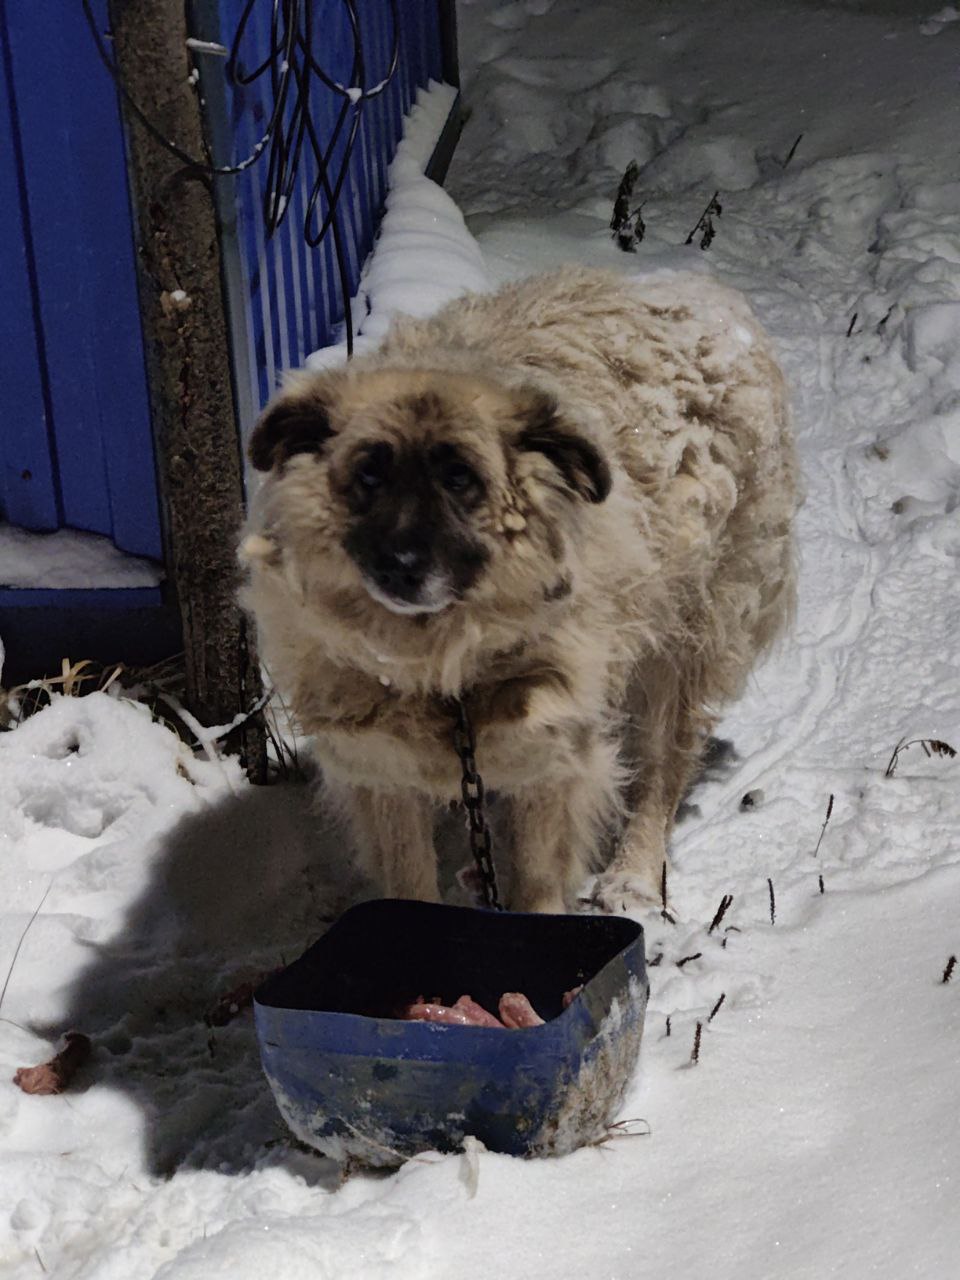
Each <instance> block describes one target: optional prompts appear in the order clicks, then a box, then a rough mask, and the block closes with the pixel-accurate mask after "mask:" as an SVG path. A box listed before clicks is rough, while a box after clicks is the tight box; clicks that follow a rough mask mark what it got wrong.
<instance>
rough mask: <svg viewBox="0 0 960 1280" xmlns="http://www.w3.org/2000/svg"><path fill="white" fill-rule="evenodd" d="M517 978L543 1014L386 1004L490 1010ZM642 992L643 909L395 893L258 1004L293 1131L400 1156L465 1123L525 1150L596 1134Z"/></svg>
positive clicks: (625, 1058)
mask: <svg viewBox="0 0 960 1280" xmlns="http://www.w3.org/2000/svg"><path fill="white" fill-rule="evenodd" d="M580 984H584V987H583V991H582V992H581V993H580V995H579V996H577V997H576V999H574V1000H573V1002H572V1003H571V1004H570V1005H569V1007H568V1008H567V1009H563V1008H562V999H563V993H564V992H565V991H568V990H570V989H571V988H573V987H576V986H579V985H580ZM505 991H522V992H523V993H524V994H525V995H527V996H528V997H529V999H530V1001H531V1002H532V1004H533V1006H534V1008H535V1009H536V1010H537V1011H538V1012H539V1013H540V1015H541V1017H544V1018H546V1019H548V1021H547V1022H546V1023H545V1024H544V1025H543V1026H541V1027H531V1028H526V1029H523V1030H519V1031H507V1030H500V1029H499V1028H486V1027H459V1026H447V1025H442V1024H436V1023H425V1022H405V1021H401V1020H398V1019H396V1018H394V1017H391V1016H389V1015H390V1013H392V1012H394V1011H396V1010H397V1009H398V1008H399V1007H400V1006H402V1005H404V1004H406V1003H408V1002H410V1001H412V1000H414V999H416V998H417V997H418V996H426V997H427V998H428V999H429V998H430V997H433V996H436V995H439V996H440V997H441V998H442V1000H443V1001H444V1003H448V1004H452V1003H453V1002H454V1000H456V999H457V998H458V997H459V996H461V995H464V994H468V995H471V996H472V997H473V998H474V999H475V1000H476V1001H478V1002H479V1003H480V1004H482V1005H483V1006H484V1007H485V1008H487V1009H489V1010H491V1011H494V1012H495V1011H496V1009H497V1005H498V1002H499V999H500V996H501V994H502V993H503V992H505ZM647 993H648V983H647V978H646V971H645V966H644V952H643V930H642V928H641V926H640V925H638V924H636V923H635V922H633V921H632V920H627V919H624V918H618V917H611V916H572V915H564V916H546V915H519V914H507V913H503V914H500V913H497V912H491V911H480V910H475V909H473V908H469V907H448V906H441V905H437V904H433V903H425V902H407V901H402V900H393V899H391V900H386V899H384V900H378V901H374V902H366V903H363V904H362V905H360V906H357V907H353V908H351V909H350V910H349V911H347V912H345V913H344V915H343V916H341V918H340V919H339V920H338V921H337V922H336V924H334V925H333V926H332V927H331V929H330V930H329V932H328V933H326V934H325V935H324V936H323V937H322V938H321V939H320V941H319V942H317V943H315V944H314V945H313V946H312V947H311V948H310V949H309V950H308V951H307V952H306V953H305V954H304V955H303V956H301V957H300V959H299V960H297V961H295V962H294V963H293V964H291V965H290V966H288V967H287V968H286V969H284V970H282V971H281V972H280V973H278V974H276V975H274V976H273V977H272V978H270V979H268V981H267V982H265V983H264V984H263V986H261V987H260V988H259V990H258V991H257V993H256V996H255V1000H254V1011H255V1019H256V1029H257V1037H258V1039H259V1043H260V1056H261V1059H262V1062H263V1068H264V1071H265V1072H266V1075H267V1079H268V1080H269V1082H270V1086H271V1088H272V1089H273V1093H274V1096H275V1098H276V1100H277V1104H278V1106H279V1108H280V1111H281V1113H282V1115H283V1117H284V1119H285V1120H286V1122H287V1124H288V1125H289V1127H290V1128H291V1130H292V1131H293V1133H294V1134H296V1136H297V1137H298V1138H300V1139H301V1140H302V1141H303V1142H306V1143H308V1144H309V1145H310V1146H312V1147H315V1148H316V1149H317V1150H319V1151H322V1152H324V1154H326V1155H330V1156H333V1157H335V1158H337V1159H346V1158H348V1157H349V1158H352V1159H355V1160H360V1161H362V1162H364V1163H367V1164H371V1165H390V1164H397V1163H400V1162H402V1161H403V1160H404V1159H407V1158H408V1157H410V1156H412V1155H415V1154H416V1153H417V1152H419V1151H425V1150H440V1151H453V1150H457V1149H459V1148H460V1147H461V1146H462V1144H463V1140H464V1138H465V1137H466V1136H467V1135H470V1134H472V1135H473V1136H475V1137H476V1138H479V1139H480V1141H481V1142H483V1144H484V1145H485V1146H486V1147H487V1148H488V1149H490V1150H493V1151H502V1152H507V1153H509V1154H511V1155H523V1156H529V1155H562V1154H564V1153H565V1152H568V1151H572V1150H573V1149H574V1148H575V1147H578V1146H581V1145H582V1144H583V1143H585V1142H590V1141H592V1140H594V1139H595V1138H597V1137H599V1136H601V1135H602V1134H603V1133H604V1132H605V1131H606V1127H607V1125H608V1124H609V1122H610V1120H611V1119H612V1118H613V1115H614V1114H615V1112H616V1109H617V1107H618V1106H619V1104H620V1101H621V1098H622V1096H623V1091H624V1089H625V1087H626V1084H627V1082H628V1080H629V1078H630V1075H631V1072H632V1070H633V1067H634V1064H635V1062H636V1059H637V1054H638V1053H639V1050H640V1039H641V1034H642V1031H643V1015H644V1010H645V1008H646V1003H647Z"/></svg>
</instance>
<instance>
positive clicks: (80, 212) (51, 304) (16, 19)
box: [0, 0, 161, 558]
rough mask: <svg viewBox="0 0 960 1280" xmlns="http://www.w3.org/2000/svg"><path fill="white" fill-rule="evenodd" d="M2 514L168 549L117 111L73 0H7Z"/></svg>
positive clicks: (0, 133) (100, 2) (0, 305)
mask: <svg viewBox="0 0 960 1280" xmlns="http://www.w3.org/2000/svg"><path fill="white" fill-rule="evenodd" d="M95 9H96V11H97V14H98V18H100V20H101V22H102V25H103V28H104V29H105V28H106V14H105V10H106V3H105V0H97V3H96V4H95ZM0 519H3V520H6V521H7V522H9V523H10V524H14V525H17V526H19V527H21V528H24V529H30V530H36V531H44V530H53V529H58V528H74V529H81V530H86V531H89V532H92V533H99V534H104V535H106V536H107V537H110V538H111V539H112V540H113V542H114V543H115V544H116V545H117V546H118V547H119V548H120V549H121V550H123V551H128V552H132V553H134V554H137V555H146V556H152V557H155V558H160V556H161V535H160V518H159V509H158V500H157V486H156V477H155V465H154V452H153V439H152V433H151V426H150V413H149V402H148V397H147V386H146V377H145V370H144V353H143V340H142V334H141V329H140V315H139V307H138V299H137V281H136V273H135V247H134V237H133V223H132V217H131V211H130V201H129V195H128V188H127V178H126V167H125V154H124V141H123V132H122V128H121V122H120V112H119V108H118V103H117V96H116V92H115V90H114V87H113V84H112V82H111V81H110V79H109V77H108V76H107V75H106V74H105V72H104V68H103V66H102V64H101V63H100V62H99V60H98V58H97V54H96V51H95V49H94V46H93V43H92V40H91V36H90V32H89V30H88V29H87V26H86V23H85V21H84V17H83V12H82V10H81V7H80V4H79V3H78V2H74V0H71V2H70V3H64V0H0Z"/></svg>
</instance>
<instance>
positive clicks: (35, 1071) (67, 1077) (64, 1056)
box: [13, 1031, 91, 1094]
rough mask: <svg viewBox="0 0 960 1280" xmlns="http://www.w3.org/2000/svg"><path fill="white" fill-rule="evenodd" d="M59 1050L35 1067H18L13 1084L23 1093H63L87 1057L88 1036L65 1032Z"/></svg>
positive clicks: (88, 1050) (89, 1046)
mask: <svg viewBox="0 0 960 1280" xmlns="http://www.w3.org/2000/svg"><path fill="white" fill-rule="evenodd" d="M63 1039H64V1045H63V1048H62V1049H61V1050H60V1052H59V1053H57V1054H55V1055H54V1056H53V1057H52V1058H51V1059H50V1060H49V1061H48V1062H41V1063H40V1065H39V1066H38V1067H20V1068H19V1069H18V1071H17V1073H16V1075H15V1076H14V1077H13V1083H14V1084H15V1085H17V1086H18V1087H19V1088H20V1089H22V1090H23V1092H24V1093H37V1094H51V1093H63V1091H64V1089H66V1088H67V1086H68V1085H69V1084H70V1081H71V1080H72V1079H73V1077H74V1075H75V1074H76V1072H77V1071H78V1070H79V1069H80V1067H82V1066H83V1064H84V1063H85V1062H86V1060H87V1058H89V1056H90V1049H91V1045H90V1037H89V1036H85V1035H84V1034H83V1032H82V1031H68V1032H67V1034H66V1035H65V1036H64V1037H63Z"/></svg>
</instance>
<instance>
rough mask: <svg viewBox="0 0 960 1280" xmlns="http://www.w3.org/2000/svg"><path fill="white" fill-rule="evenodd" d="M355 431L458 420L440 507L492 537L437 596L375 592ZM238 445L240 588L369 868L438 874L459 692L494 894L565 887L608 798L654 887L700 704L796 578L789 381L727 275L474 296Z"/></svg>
mask: <svg viewBox="0 0 960 1280" xmlns="http://www.w3.org/2000/svg"><path fill="white" fill-rule="evenodd" d="M551 406H555V412H553V411H552V409H551ZM370 440H387V441H389V442H392V444H393V445H394V447H397V448H400V447H405V445H406V444H409V443H410V442H411V441H415V442H421V443H422V442H424V441H427V442H429V441H452V442H454V443H455V444H456V445H457V447H459V448H461V449H462V450H464V451H465V452H466V453H467V455H468V456H469V457H470V459H471V460H472V461H473V463H474V465H475V467H476V469H477V470H478V472H479V473H480V474H482V477H483V481H484V488H483V496H482V500H481V501H480V502H479V505H477V506H476V507H475V509H473V510H471V511H470V512H469V513H467V514H466V515H463V514H462V513H461V514H458V515H457V516H456V520H458V521H460V522H461V523H463V524H464V526H466V525H467V524H468V525H469V532H470V536H471V537H473V538H475V539H476V540H477V541H478V544H479V545H481V547H482V549H483V552H484V555H485V556H486V561H485V563H484V566H483V568H482V570H481V571H480V573H479V575H478V576H477V578H476V580H475V581H473V582H472V584H471V585H470V586H469V588H468V589H467V590H465V591H464V592H463V593H462V597H461V598H458V599H455V600H453V601H452V602H451V603H449V604H448V605H447V606H446V607H444V608H441V609H439V610H438V611H436V612H433V613H420V614H415V615H412V616H411V615H404V614H398V613H396V612H394V611H392V610H391V609H390V608H387V607H385V606H384V604H383V603H381V602H379V601H378V600H377V599H375V598H373V596H372V595H371V594H370V591H369V589H368V587H367V586H366V585H365V583H364V580H363V578H362V576H361V573H360V571H359V569H358V566H357V563H356V562H355V560H354V559H353V558H352V557H351V555H350V554H349V553H348V551H347V550H346V549H345V547H344V539H345V537H346V534H347V531H348V529H349V528H350V526H351V522H352V521H353V519H354V517H353V514H352V513H351V509H350V506H349V503H348V502H347V499H346V498H345V494H346V493H347V492H348V490H349V480H348V478H347V477H348V472H349V467H350V466H351V465H352V463H351V459H352V458H354V457H355V456H356V451H357V449H358V448H360V447H361V446H363V445H364V442H369V441H370ZM577 441H579V442H580V443H581V444H582V445H583V452H582V454H579V455H578V454H577V453H576V449H574V450H573V453H564V452H563V450H564V449H565V448H566V447H567V446H568V445H570V444H571V443H573V444H575V443H576V442H577ZM555 442H557V445H556V448H555V447H554V443H555ZM424 447H426V445H424ZM596 450H599V452H600V454H601V455H602V457H603V458H604V459H605V460H606V464H607V466H608V467H609V475H610V479H611V480H612V487H611V489H610V492H609V495H608V496H606V497H604V494H605V493H606V484H605V481H604V477H603V476H601V475H600V474H599V473H598V472H597V468H596V466H595V452H596ZM252 453H253V456H254V459H255V461H256V462H257V464H258V465H259V466H261V468H266V467H270V466H271V464H272V469H271V470H270V471H269V473H268V474H267V476H266V479H265V481H264V483H263V485H262V486H261V489H260V492H259V494H258V496H257V498H256V499H255V502H254V504H253V508H252V511H251V514H250V517H249V521H248V525H247V529H246V533H245V536H244V540H243V543H242V551H241V559H242V560H243V562H244V563H245V565H246V567H247V584H246V587H245V589H244V595H243V599H244V604H245V606H246V607H247V608H248V609H249V610H250V611H251V612H252V614H253V616H254V617H255V619H256V622H257V626H258V630H259V636H260V644H261V649H262V653H263V656H264V660H265V663H266V665H267V667H268V669H269V672H270V674H271V676H272V678H273V680H274V681H275V682H276V684H277V686H278V687H279V688H280V689H281V690H282V691H283V692H284V694H285V695H286V696H287V697H288V699H289V700H290V704H291V706H292V708H293V710H294V713H295V715H296V717H297V719H298V721H299V723H300V725H301V726H302V728H303V729H304V731H306V732H307V733H309V734H311V735H313V739H314V742H315V749H316V753H317V756H318V758H319V761H320V763H321V766H322V769H323V774H324V779H325V783H326V786H327V788H328V789H329V791H330V793H331V794H332V795H333V796H334V797H335V799H336V801H337V803H338V804H339V806H340V809H341V810H342V812H343V813H344V815H345V816H346V817H347V819H348V820H349V822H350V824H351V826H352V828H353V831H354V834H355V838H356V843H357V850H358V854H359V855H360V856H361V857H362V858H363V859H364V860H365V864H366V867H367V869H368V870H369V871H370V872H371V873H372V874H373V875H374V876H375V877H376V878H377V879H378V881H379V884H380V887H381V888H382V890H383V891H384V892H385V893H387V894H389V895H395V896H413V897H419V898H428V899H429V898H436V897H437V878H436V866H435V854H434V849H433V844H432V816H433V811H434V808H435V806H436V805H437V804H440V803H444V802H447V801H449V800H450V799H451V798H455V797H457V796H458V795H459V791H460V769H459V762H458V760H457V757H456V756H455V754H454V751H453V747H452V738H451V725H452V722H451V718H450V711H449V706H448V705H447V703H446V702H445V700H446V699H448V698H449V697H451V696H459V697H463V698H464V699H465V700H466V701H467V704H468V706H469V707H470V710H471V714H472V717H473V720H474V724H475V727H476V730H477V761H478V766H479V768H480V770H481V772H482V774H483V776H484V780H485V782H486V784H487V786H488V787H489V788H495V789H496V790H498V791H499V792H501V793H502V794H504V795H505V796H506V797H507V798H508V801H509V806H510V813H511V818H512V825H513V845H514V848H515V859H514V861H515V865H514V871H513V891H512V895H511V904H510V905H511V906H513V907H514V908H516V909H527V910H563V909H564V908H565V906H569V905H570V904H571V903H572V901H573V899H574V896H575V894H576V891H577V889H578V888H579V887H580V885H581V883H582V879H583V876H584V874H585V872H586V871H587V870H588V869H589V868H590V867H591V865H593V866H594V867H595V866H596V859H597V851H598V850H601V849H603V848H605V847H606V848H607V849H608V850H609V848H610V841H609V840H608V839H607V840H605V833H607V832H609V830H610V829H611V827H612V826H615V825H616V823H617V819H618V815H620V816H621V819H624V818H625V821H622V820H621V823H620V825H621V827H622V830H621V833H620V834H621V839H620V841H619V844H618V846H617V847H616V852H615V853H614V856H613V860H612V862H611V864H610V866H609V867H608V868H607V871H606V873H605V875H604V876H602V877H601V880H600V881H599V890H598V900H599V901H601V902H602V903H603V904H604V905H606V906H608V907H611V908H617V907H620V906H621V905H623V904H624V903H625V902H627V901H629V900H630V898H631V897H636V896H638V895H641V896H642V895H643V894H650V893H654V892H655V891H656V885H657V883H658V881H659V877H660V871H661V866H662V864H663V862H664V859H665V857H666V843H667V839H668V836H669V831H670V827H671V824H672V821H673V816H674V813H675V811H676V808H677V804H678V802H679V800H680V797H681V795H682V793H683V791H684V789H685V787H686V786H687V784H688V782H689V780H690V777H691V773H692V770H693V769H694V768H695V765H696V762H697V758H698V755H699V752H700V750H701V749H702V745H703V742H704V739H705V736H706V734H707V732H708V730H709V728H710V725H711V723H712V718H713V716H714V714H715V711H716V709H717V708H718V707H719V706H720V705H721V704H722V703H723V702H724V701H726V700H728V699H730V698H733V697H735V696H736V695H737V694H738V693H739V691H740V690H741V688H742V685H743V682H744V679H745V677H746V674H747V673H748V671H749V670H750V667H751V665H752V664H753V662H754V660H755V658H756V656H757V655H758V653H759V652H760V651H761V650H763V649H764V648H765V646H767V645H768V644H769V642H770V641H771V640H772V638H773V637H774V636H775V635H776V633H777V632H778V631H779V630H780V628H781V626H782V624H783V623H784V620H785V618H786V617H787V616H788V614H789V611H790V605H791V601H792V593H793V572H792V546H791V522H792V517H793V514H794V509H795V505H796V486H795V467H794V456H793V450H792V446H791V442H790V437H789V429H788V412H787V405H786V396H785V391H784V384H783V379H782V377H781V374H780V372H779V369H778V367H777V365H776V362H775V360H774V358H773V356H772V354H771V352H770V347H769V344H768V342H767V340H766V339H765V337H764V335H763V333H762V332H761V330H760V329H759V327H758V325H757V323H756V321H755V320H754V319H753V317H752V315H751V313H750V311H749V309H748V307H747V305H746V303H745V302H744V300H743V299H742V298H741V297H740V296H739V295H737V294H735V293H733V292H731V291H729V290H726V289H724V288H721V287H720V286H718V285H717V284H715V283H713V282H712V281H710V280H709V279H707V278H705V277H703V276H700V275H681V274H671V275H662V276H658V277H653V278H650V279H648V280H646V281H642V280H641V281H631V280H625V279H623V278H620V277H615V276H613V275H609V274H606V273H602V272H595V271H589V270H585V269H580V268H569V269H564V270H561V271H558V272H556V273H553V274H551V275H548V276H543V277H540V278H534V279H530V280H526V281H523V282H521V283H519V284H515V285H511V286H509V287H507V288H505V289H503V290H501V291H500V292H499V293H497V294H493V295H477V296H469V297H464V298H461V299H459V300H457V301H455V302H453V303H452V304H450V305H449V306H447V307H446V308H445V309H444V310H442V311H441V312H439V313H438V314H437V315H436V316H434V317H433V318H431V319H428V320H412V319H403V320H400V321H399V322H397V323H396V324H395V325H394V327H393V329H392V331H391V332H390V334H389V335H388V337H387V338H386V340H385V341H384V343H383V345H382V347H381V348H380V350H379V351H378V352H377V353H376V354H374V355H370V356H365V357H362V358H359V359H356V360H354V361H353V362H352V363H351V364H350V365H349V366H348V367H347V368H345V369H343V370H337V371H333V372H324V373H318V374H309V373H306V374H298V375H296V377H295V378H294V379H293V380H292V381H291V383H290V385H289V386H288V387H287V388H286V389H285V390H284V391H283V392H282V393H281V395H280V396H279V397H278V398H277V399H276V400H275V401H274V402H273V404H272V405H271V406H269V407H268V409H267V411H266V413H265V415H264V418H263V419H262V421H261V424H260V425H259V426H258V428H257V433H255V436H254V439H253V442H252ZM581 463H582V466H581Z"/></svg>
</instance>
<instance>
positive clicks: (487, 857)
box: [453, 698, 503, 911]
mask: <svg viewBox="0 0 960 1280" xmlns="http://www.w3.org/2000/svg"><path fill="white" fill-rule="evenodd" d="M453 710H454V715H455V716H456V724H455V726H454V731H453V743H454V746H455V747H456V751H457V755H458V756H459V757H460V764H461V766H462V767H463V776H462V778H461V781H460V791H461V794H462V796H463V807H464V808H465V809H466V811H467V822H468V826H469V831H470V852H471V853H472V854H473V860H474V862H475V863H476V864H477V871H478V872H479V873H480V883H481V885H482V886H483V901H484V904H485V905H486V906H487V907H491V908H492V909H493V910H494V911H502V910H503V905H502V903H501V902H500V894H499V890H498V888H497V872H496V868H495V867H494V865H493V839H492V837H491V834H490V828H489V827H488V826H487V820H486V817H485V816H484V812H483V798H484V790H483V779H482V778H481V777H480V774H479V773H478V772H477V762H476V759H475V752H476V749H477V742H476V738H475V737H474V733H473V725H472V724H471V723H470V717H469V715H468V714H467V708H466V706H465V704H464V703H463V702H462V701H460V699H459V698H458V699H456V701H455V702H454V707H453Z"/></svg>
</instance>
